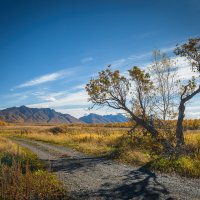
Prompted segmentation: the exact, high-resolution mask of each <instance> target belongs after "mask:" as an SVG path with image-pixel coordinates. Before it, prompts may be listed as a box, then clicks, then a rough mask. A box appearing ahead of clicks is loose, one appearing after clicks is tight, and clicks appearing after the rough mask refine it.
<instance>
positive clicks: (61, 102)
mask: <svg viewBox="0 0 200 200" xmlns="http://www.w3.org/2000/svg"><path fill="white" fill-rule="evenodd" d="M87 99H88V95H87V93H86V92H85V91H84V90H81V91H79V92H74V93H70V94H66V95H62V96H61V97H60V98H58V99H56V98H54V101H47V102H46V101H45V102H41V103H36V104H31V105H28V106H29V107H36V108H59V107H63V106H66V105H67V106H74V105H82V106H84V105H89V103H88V101H87Z"/></svg>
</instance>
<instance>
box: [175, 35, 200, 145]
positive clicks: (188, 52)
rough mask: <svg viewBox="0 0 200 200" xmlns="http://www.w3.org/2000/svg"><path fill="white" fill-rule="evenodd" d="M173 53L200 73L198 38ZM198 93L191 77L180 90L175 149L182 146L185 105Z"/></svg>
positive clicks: (199, 90) (190, 40)
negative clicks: (187, 61) (185, 60)
mask: <svg viewBox="0 0 200 200" xmlns="http://www.w3.org/2000/svg"><path fill="white" fill-rule="evenodd" d="M174 52H175V54H176V55H178V56H181V57H185V58H187V59H188V60H189V62H190V63H191V65H192V70H193V71H194V72H197V73H200V38H193V39H189V41H188V42H187V43H185V44H183V45H180V46H177V48H176V49H175V51H174ZM198 93H200V84H199V83H198V82H197V80H196V78H195V77H194V76H193V77H192V79H191V80H189V81H188V83H187V84H186V85H183V86H182V90H181V96H180V103H179V107H178V120H177V124H176V141H177V142H176V146H177V147H180V146H182V145H184V135H183V120H184V117H185V106H186V105H185V104H186V103H187V102H188V101H189V100H191V99H192V98H193V97H194V96H195V95H197V94H198Z"/></svg>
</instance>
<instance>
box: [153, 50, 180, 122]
mask: <svg viewBox="0 0 200 200" xmlns="http://www.w3.org/2000/svg"><path fill="white" fill-rule="evenodd" d="M153 56H154V60H153V63H152V65H151V66H150V68H149V70H150V73H151V76H152V80H153V82H154V87H155V92H156V96H155V101H156V103H155V107H156V108H155V115H156V116H158V118H159V119H161V120H164V121H165V120H168V119H173V118H174V117H175V115H176V112H175V106H176V104H175V99H176V97H177V91H178V83H179V80H178V78H177V70H176V68H175V62H174V61H172V60H171V59H170V58H169V57H167V56H166V54H164V53H161V52H160V51H154V53H153Z"/></svg>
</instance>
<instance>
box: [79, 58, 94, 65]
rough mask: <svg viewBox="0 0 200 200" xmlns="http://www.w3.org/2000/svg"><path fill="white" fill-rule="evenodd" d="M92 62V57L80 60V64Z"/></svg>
mask: <svg viewBox="0 0 200 200" xmlns="http://www.w3.org/2000/svg"><path fill="white" fill-rule="evenodd" d="M92 60H93V57H86V58H83V59H82V60H81V63H83V64H84V63H86V62H90V61H92Z"/></svg>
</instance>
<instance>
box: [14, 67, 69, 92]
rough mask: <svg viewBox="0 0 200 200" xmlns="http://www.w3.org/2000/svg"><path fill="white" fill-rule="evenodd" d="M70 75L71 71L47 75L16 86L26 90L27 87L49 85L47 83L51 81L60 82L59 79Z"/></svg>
mask: <svg viewBox="0 0 200 200" xmlns="http://www.w3.org/2000/svg"><path fill="white" fill-rule="evenodd" d="M69 74H71V72H69V71H68V72H67V71H65V70H63V71H59V72H55V73H52V74H45V75H43V76H40V77H37V78H34V79H32V80H30V81H27V82H25V83H22V84H20V85H18V86H16V87H15V88H25V87H31V86H35V85H40V84H43V83H47V82H50V81H55V80H58V79H60V78H62V77H64V76H66V75H69Z"/></svg>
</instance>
